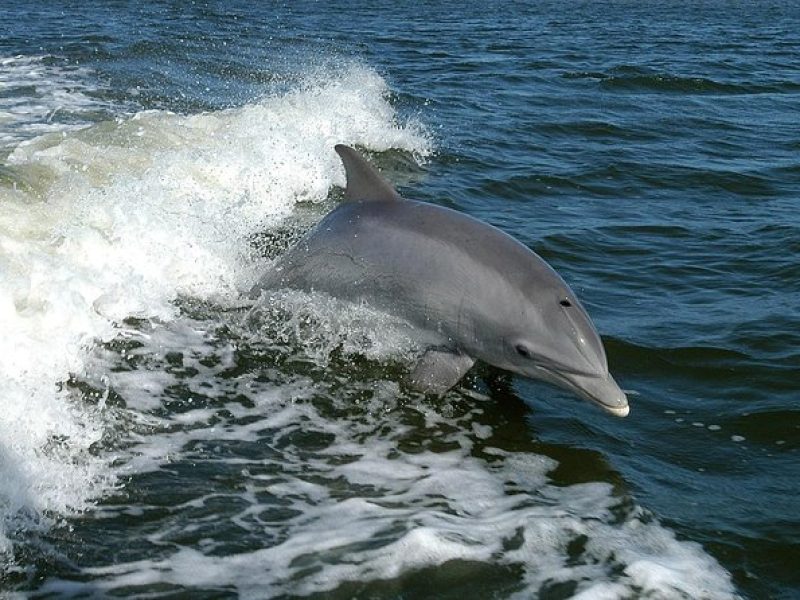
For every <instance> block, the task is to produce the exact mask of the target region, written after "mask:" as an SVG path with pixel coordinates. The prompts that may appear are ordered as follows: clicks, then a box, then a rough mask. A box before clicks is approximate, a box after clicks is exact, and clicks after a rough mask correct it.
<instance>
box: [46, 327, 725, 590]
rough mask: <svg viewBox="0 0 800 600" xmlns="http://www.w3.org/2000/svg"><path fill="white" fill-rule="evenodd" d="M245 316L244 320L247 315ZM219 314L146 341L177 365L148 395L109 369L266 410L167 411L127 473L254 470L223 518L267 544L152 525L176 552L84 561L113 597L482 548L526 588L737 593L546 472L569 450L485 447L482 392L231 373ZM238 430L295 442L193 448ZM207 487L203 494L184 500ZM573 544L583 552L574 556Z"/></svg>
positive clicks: (681, 551)
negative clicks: (301, 439) (453, 401)
mask: <svg viewBox="0 0 800 600" xmlns="http://www.w3.org/2000/svg"><path fill="white" fill-rule="evenodd" d="M230 325H232V326H234V327H235V321H234V323H231V324H230ZM218 326H219V323H214V322H208V323H203V322H195V323H192V322H188V321H184V322H174V323H171V324H169V325H167V326H165V327H159V328H156V329H155V330H153V331H151V332H150V333H149V334H148V337H147V338H146V340H145V338H142V340H143V341H146V344H145V345H144V346H141V347H140V348H137V349H136V350H135V351H134V352H135V353H136V355H137V356H138V357H139V358H140V359H144V358H148V357H149V360H151V361H152V364H153V365H154V367H155V370H157V371H160V372H161V375H160V377H162V378H163V379H162V380H161V383H159V384H156V383H155V382H151V387H150V389H149V390H148V392H147V394H145V395H144V396H145V399H144V401H143V402H141V403H139V399H141V398H142V397H143V395H142V394H141V393H140V392H139V391H138V387H137V385H136V383H135V379H136V377H137V376H136V375H133V374H132V373H125V372H113V373H109V375H108V376H109V383H110V385H112V387H113V388H114V389H115V390H116V391H118V392H119V393H120V394H121V395H122V396H124V397H125V398H126V400H127V401H128V402H129V406H130V407H133V408H136V410H138V411H140V412H141V414H142V415H144V416H147V415H152V414H155V413H157V412H159V406H158V405H157V404H156V403H151V402H150V401H149V400H148V399H147V398H146V396H149V395H150V394H154V395H155V396H157V397H166V390H167V389H168V388H169V387H170V386H172V385H175V384H176V383H178V382H180V383H181V384H182V385H183V386H185V387H186V389H188V390H189V391H190V392H192V393H193V391H194V390H195V389H196V390H197V391H198V392H201V391H202V392H203V393H204V394H205V395H206V396H207V397H208V398H211V399H219V398H236V397H237V396H238V395H239V394H240V393H246V394H247V397H248V398H250V399H251V400H252V401H253V406H249V407H245V406H242V405H241V404H239V403H237V402H235V401H231V402H228V403H226V404H225V405H224V406H219V405H216V406H217V409H216V412H217V416H218V417H219V415H220V414H222V413H221V412H220V411H223V410H224V411H226V412H227V413H230V414H231V415H233V416H232V417H228V418H227V420H223V421H222V422H220V421H219V419H216V420H211V419H209V415H210V413H209V411H207V410H204V409H201V408H198V409H196V410H191V411H188V412H186V413H176V414H175V415H173V416H169V417H163V416H162V417H158V418H157V419H155V420H154V421H153V422H152V423H155V422H156V421H160V423H159V424H157V425H156V426H155V427H152V426H151V427H150V429H149V433H148V435H147V437H146V438H142V439H141V440H140V442H139V443H135V444H134V445H133V446H132V447H131V450H130V452H131V455H132V456H135V457H136V458H135V459H134V460H132V461H131V462H129V463H128V467H127V468H128V469H129V471H128V472H129V473H131V472H143V471H152V470H155V469H157V468H158V467H159V466H160V465H163V464H164V463H165V461H171V462H172V461H180V460H191V461H192V462H193V463H197V462H198V461H203V460H209V461H214V462H218V461H220V460H223V461H225V460H227V461H228V462H229V463H230V464H232V465H235V466H236V469H237V472H239V473H241V479H240V484H241V485H242V486H243V487H244V488H245V489H246V491H245V492H243V493H238V494H237V493H236V492H231V494H233V495H234V496H235V498H236V500H235V502H231V505H232V506H239V508H238V509H235V510H234V511H232V512H233V514H229V515H227V517H225V516H223V515H218V516H217V517H216V518H218V519H224V518H229V519H230V520H231V521H232V523H235V525H236V527H237V531H239V532H240V533H239V535H244V534H252V535H253V536H255V537H256V538H257V539H258V540H259V542H258V543H257V544H256V546H257V547H256V548H255V549H253V550H252V551H240V552H235V553H230V552H228V553H225V552H222V553H221V552H219V551H218V546H219V545H220V544H224V541H223V540H222V539H219V540H214V539H207V540H205V542H203V543H198V544H196V545H191V544H190V545H178V546H176V545H175V544H174V540H175V539H176V537H177V538H182V537H184V536H185V535H186V534H187V532H188V531H189V530H188V529H187V526H186V525H185V524H182V523H184V520H182V519H176V520H175V521H174V522H168V523H166V524H164V527H162V528H160V529H159V531H158V532H157V533H155V534H151V535H150V536H149V538H148V541H149V542H150V543H151V544H154V545H155V546H156V547H157V548H158V549H159V554H160V556H162V558H159V559H157V560H139V561H133V562H129V563H123V564H115V565H111V566H103V567H95V568H90V569H87V570H86V571H85V572H84V574H85V575H87V576H89V577H90V578H91V581H90V583H89V584H87V587H86V589H89V590H92V591H93V592H94V593H111V592H112V591H113V590H115V589H119V588H121V587H125V586H134V587H137V586H144V587H143V589H146V586H149V585H155V584H159V585H164V584H167V585H176V586H181V587H184V588H187V589H190V590H191V589H206V590H208V589H220V590H222V589H225V590H229V591H236V593H237V594H239V595H240V596H241V597H243V598H257V597H276V596H284V595H307V594H313V593H326V592H330V591H331V590H334V589H336V588H338V587H339V586H341V585H342V584H346V583H347V582H358V583H359V584H360V585H364V584H365V583H366V582H376V581H380V580H390V579H392V578H396V577H399V576H404V575H407V574H408V573H409V572H412V571H414V570H416V569H422V568H428V567H437V566H442V565H445V564H446V563H448V562H450V561H476V562H481V563H485V564H487V565H495V566H507V567H509V568H510V569H511V570H510V571H509V572H513V570H514V569H518V570H519V571H520V573H521V575H520V576H519V578H520V581H519V588H520V590H521V591H520V592H519V594H518V597H520V598H528V597H535V596H537V595H539V594H541V593H543V591H544V590H547V589H548V588H549V587H551V586H556V585H559V584H566V585H573V586H574V590H575V591H574V596H575V597H579V598H587V599H588V598H615V599H617V598H620V599H621V598H629V597H635V596H645V597H657V598H666V599H670V598H676V599H677V598H687V597H692V598H694V597H702V598H708V599H722V598H736V597H737V596H736V592H735V590H734V588H733V586H732V584H731V581H730V578H729V575H728V574H727V573H726V572H725V571H724V569H722V568H721V567H720V565H719V564H718V563H717V562H716V561H715V560H714V559H713V558H711V557H710V556H709V555H708V554H706V553H705V552H704V551H703V549H702V548H701V547H700V546H699V545H697V544H694V543H691V542H685V541H679V540H678V539H676V537H675V535H674V534H673V533H672V532H671V531H670V530H668V529H666V528H664V527H663V526H661V525H660V524H659V523H658V522H657V521H656V520H655V519H653V518H652V517H651V516H649V515H646V514H645V513H644V512H643V511H642V510H641V509H637V508H633V509H631V508H625V507H624V504H625V500H624V499H622V498H619V497H618V496H616V495H615V493H614V491H613V489H612V486H611V485H609V484H606V483H600V482H596V483H584V484H576V485H570V486H563V485H562V486H557V485H554V484H552V483H551V481H550V477H549V475H548V473H549V472H550V471H552V470H553V469H554V468H555V467H556V466H557V463H556V461H554V460H552V459H550V458H548V457H545V456H541V455H537V454H533V453H530V452H513V451H508V450H503V449H500V448H497V447H493V446H491V445H489V446H486V445H485V444H486V443H487V442H486V441H485V440H486V438H487V437H488V436H487V435H486V434H487V431H486V430H487V429H488V430H489V431H491V426H490V425H488V424H486V423H481V422H480V421H481V419H480V415H481V414H482V413H483V409H482V407H481V406H480V404H472V403H471V402H470V403H468V404H467V405H466V406H467V408H464V407H463V406H462V407H461V408H458V407H456V406H453V405H448V403H446V402H445V403H436V404H425V403H422V404H420V405H418V406H414V405H409V404H408V403H406V404H404V405H400V404H398V393H397V392H398V390H397V389H396V387H393V386H392V385H391V384H389V382H363V383H361V384H359V383H358V382H357V381H355V382H354V381H352V380H351V381H349V382H348V388H352V387H358V386H359V385H361V386H362V391H363V392H367V391H369V392H370V393H367V394H361V393H358V392H356V393H355V394H354V396H355V397H357V398H360V402H361V405H360V406H359V407H358V408H357V409H354V406H353V398H351V397H346V396H345V397H337V395H336V394H332V393H331V392H330V390H329V387H328V386H330V385H331V382H330V381H326V380H325V379H324V378H323V380H322V381H317V382H315V379H316V378H305V377H303V378H299V379H298V378H296V376H292V375H290V374H289V373H286V372H284V373H283V374H282V375H281V374H276V377H274V378H273V377H270V378H267V379H262V380H260V381H256V380H255V379H254V378H253V375H254V374H253V373H246V374H244V375H242V376H240V377H237V378H236V379H228V378H223V377H220V376H219V374H220V373H221V372H224V371H225V370H226V369H228V368H229V367H230V364H229V363H227V362H226V360H225V358H224V357H225V356H227V354H228V347H227V346H231V347H237V346H239V345H240V344H242V343H243V341H242V340H241V339H237V338H236V337H234V338H223V339H216V338H215V334H214V330H215V328H216V327H218ZM241 333H242V334H243V335H245V334H246V332H244V331H243V332H241ZM312 335H313V336H316V335H319V330H315V331H314V332H313V333H312ZM338 335H340V334H338V333H337V334H336V336H338ZM353 335H354V336H355V335H356V334H355V332H354V333H353ZM336 336H334V337H336ZM263 343H264V344H265V346H266V345H270V344H273V343H274V340H272V339H269V338H267V339H265V340H264V341H263ZM365 347H366V348H369V347H370V342H369V341H366V342H365ZM178 351H180V352H181V353H182V355H183V361H182V367H183V368H184V369H187V370H189V371H191V372H193V373H196V374H195V375H193V376H192V377H189V378H186V377H185V376H181V377H180V378H178V376H176V375H169V374H166V375H165V374H164V373H163V369H159V368H158V365H159V364H162V363H164V362H166V360H167V358H166V357H167V356H168V355H169V354H170V353H174V352H178ZM329 351H330V352H333V349H332V347H331V349H330V350H329ZM285 352H286V353H287V354H294V353H298V352H299V353H300V354H302V352H303V350H302V344H294V345H289V346H287V347H286V348H285ZM315 352H317V351H316V350H313V351H312V354H311V355H309V358H313V356H314V353H315ZM209 358H213V359H214V360H211V361H209V360H208V359H209ZM98 359H101V362H103V361H111V362H112V363H113V360H114V359H113V357H112V356H106V357H98ZM315 362H316V361H315ZM210 364H213V365H215V366H208V365H210ZM316 364H318V370H319V372H320V373H324V372H326V367H325V365H326V363H325V361H320V362H316ZM131 378H133V379H131ZM330 379H332V380H335V376H334V375H330ZM200 385H202V386H204V387H202V388H201V387H199V386H200ZM195 386H198V387H195ZM159 388H160V389H159ZM313 398H326V402H331V403H333V404H334V407H335V410H333V411H331V412H326V413H322V412H320V409H318V408H317V407H316V405H315V403H314V402H313V401H311V399H313ZM415 415H418V416H423V417H424V418H423V419H422V420H423V422H424V423H425V427H426V428H427V429H428V431H429V438H430V441H431V442H435V443H438V444H445V445H446V446H447V448H449V449H447V450H441V449H437V450H433V449H426V448H425V443H424V441H423V440H420V439H419V438H420V435H423V434H422V433H421V432H419V431H418V430H417V429H418V428H419V425H418V423H419V419H418V418H415V417H414V416H415ZM409 416H410V417H412V419H411V422H409V421H408V418H409ZM412 422H413V424H411V423H412ZM152 423H151V425H152ZM175 423H180V425H181V426H180V427H174V426H173V425H174V424H175ZM470 425H472V427H470ZM473 429H475V430H476V431H477V433H473V431H472V430H473ZM299 433H302V434H303V435H305V436H308V435H312V434H313V435H314V436H315V437H316V438H318V439H320V440H322V439H327V440H328V441H327V442H326V443H325V445H324V447H322V448H319V447H315V448H314V450H313V452H308V451H304V450H303V448H302V447H301V446H299V445H297V444H296V443H295V442H292V441H291V440H292V439H293V436H294V435H296V434H299ZM407 436H410V437H411V438H412V439H416V440H418V442H417V444H418V447H417V448H416V450H414V451H411V452H408V451H403V450H402V441H403V440H406V439H407ZM234 440H238V441H248V442H258V444H259V446H260V447H262V448H265V449H267V448H281V450H280V452H279V453H278V454H277V455H271V454H269V453H266V452H265V453H258V455H257V456H255V457H253V458H252V459H245V458H233V459H221V458H220V455H218V454H216V455H215V454H214V453H212V455H210V456H208V457H207V458H204V457H203V455H202V454H199V453H198V452H197V451H196V448H197V447H198V446H200V447H214V446H216V445H218V444H224V443H225V442H226V441H234ZM478 447H480V452H478V453H476V449H477V448H478ZM190 449H191V450H190ZM145 455H146V456H145ZM480 456H486V457H488V458H481V457H480ZM343 457H346V458H347V460H342V459H343ZM250 469H252V470H253V473H250ZM343 482H345V484H344V485H343ZM187 483H188V482H187ZM202 493H205V492H202ZM270 498H271V499H272V500H265V499H270ZM207 499H208V498H206V497H205V496H203V495H200V496H198V497H196V498H194V499H192V500H190V501H188V502H187V505H193V506H197V505H202V504H203V503H205V502H206V500H207ZM243 502H244V504H245V506H244V507H243V508H242V503H243ZM275 506H282V507H285V508H286V509H287V511H286V512H285V515H286V516H285V517H282V518H281V519H280V520H279V521H275V520H273V519H270V518H269V517H267V518H262V516H261V515H262V514H265V513H266V514H269V512H270V510H272V509H274V507H275ZM119 510H127V508H125V507H106V508H101V512H102V511H106V512H107V513H109V516H111V515H112V514H113V512H114V511H119ZM223 537H224V536H223ZM570 546H575V548H578V546H581V548H579V549H573V550H572V551H570V550H569V548H570ZM70 586H72V587H70ZM67 589H71V590H72V591H75V592H80V591H85V590H84V588H82V587H81V586H80V584H72V583H66V582H60V581H51V582H49V583H48V584H47V586H45V588H44V589H43V590H42V591H43V592H48V591H50V592H63V591H65V590H67Z"/></svg>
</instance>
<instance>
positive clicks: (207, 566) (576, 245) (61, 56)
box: [0, 0, 800, 599]
mask: <svg viewBox="0 0 800 600" xmlns="http://www.w3.org/2000/svg"><path fill="white" fill-rule="evenodd" d="M798 56H800V4H798V3H797V2H778V1H777V0H774V1H772V0H764V1H760V2H752V3H750V2H737V1H732V2H722V1H721V0H719V1H714V0H708V1H703V2H698V3H691V4H690V3H682V2H674V1H672V0H668V1H666V2H659V3H654V2H653V3H650V2H626V1H620V2H609V3H599V2H596V3H593V2H578V1H577V0H575V1H573V0H568V1H567V2H538V3H533V2H531V3H513V2H511V3H502V4H500V3H498V4H496V5H494V4H488V5H487V3H477V2H461V3H450V2H440V3H432V4H430V5H423V4H418V3H397V2H377V3H366V2H364V3H361V2H348V3H315V2H297V3H286V4H284V3H277V2H265V3H248V2H222V1H220V2H204V1H197V2H191V3H188V2H172V1H166V0H164V1H159V2H155V1H150V2H141V3H124V2H107V3H100V2H98V3H89V4H88V5H87V4H86V3H77V2H68V1H62V2H54V3H47V5H46V6H44V5H43V3H33V2H24V1H23V2H18V3H4V4H3V6H2V19H0V408H1V410H0V595H3V596H6V595H7V596H10V597H42V598H44V597H46V598H54V597H107V596H115V597H147V598H162V597H163V598H181V597H191V598H206V597H207V598H221V597H244V598H278V597H280V598H288V597H311V598H398V599H399V598H427V597H431V598H549V599H554V598H582V599H590V598H640V597H646V598H670V599H671V598H692V599H694V598H708V599H720V598H797V597H799V596H800V519H798V514H800V500H799V499H798V491H800V490H799V489H798V482H799V481H800V454H799V453H798V450H799V449H800V350H799V349H798V348H800V217H798V215H799V214H800V211H799V210H798V205H800V126H799V125H798V123H800V118H799V116H800V62H799V61H798V60H797V57H798ZM336 143H346V144H350V145H355V146H357V147H359V148H361V149H362V150H364V151H365V152H366V153H367V156H368V157H369V158H370V160H372V161H373V162H374V163H375V164H376V165H377V166H378V167H379V168H380V169H381V170H382V171H383V172H384V174H385V175H386V176H387V178H388V179H390V180H391V181H393V182H394V183H396V184H397V186H398V187H399V189H400V191H401V192H402V193H403V194H404V195H405V196H407V197H411V198H415V199H418V200H424V201H428V202H433V203H437V204H442V205H446V206H450V207H453V208H456V209H458V210H461V211H464V212H466V213H469V214H471V215H473V216H476V217H478V218H481V219H484V220H486V221H488V222H490V223H492V224H494V225H496V226H498V227H500V228H501V229H503V230H505V231H507V232H509V233H511V234H512V235H514V236H516V237H517V238H518V239H520V240H521V241H522V242H524V243H525V244H527V245H528V246H530V247H531V248H532V249H534V250H535V251H536V252H538V253H539V254H540V255H541V256H543V257H544V258H545V259H546V260H548V261H549V262H550V264H552V265H553V266H554V267H555V268H556V269H557V270H558V271H559V273H561V274H562V276H563V277H564V278H565V279H566V280H567V282H568V283H570V285H571V286H572V287H573V289H574V290H575V291H576V293H577V294H578V296H579V297H580V298H581V300H582V301H583V303H584V304H585V305H586V307H587V309H588V311H589V313H590V314H591V315H592V317H593V319H594V321H595V323H596V325H597V327H598V329H599V330H600V332H601V333H602V335H603V338H604V342H605V344H606V348H607V350H608V357H609V364H610V367H611V370H612V372H613V373H614V375H615V377H616V379H617V380H618V381H619V382H620V384H621V385H622V387H623V388H624V389H626V390H627V391H628V392H629V398H630V401H631V414H630V416H629V417H628V418H626V419H617V418H614V417H611V416H609V415H606V414H604V413H602V412H601V411H600V410H599V409H597V408H595V407H594V406H591V405H589V404H588V403H586V402H584V401H581V400H578V399H576V398H575V397H573V396H572V395H570V394H569V393H567V392H564V391H561V390H559V389H556V388H553V387H551V386H548V385H545V384H540V383H536V382H532V381H528V380H524V379H520V378H517V377H511V376H509V375H507V374H503V373H500V372H498V371H495V370H492V369H490V368H488V367H486V366H481V365H479V366H478V367H476V369H475V370H474V371H473V372H472V373H471V374H470V376H469V377H468V380H467V381H466V382H465V384H464V386H462V387H461V388H459V389H456V390H453V391H451V392H450V393H448V394H447V395H446V396H445V397H444V398H442V399H439V400H435V399H431V398H426V397H424V396H421V395H418V394H415V393H413V392H410V391H408V390H406V389H405V388H404V387H403V386H402V385H401V382H402V380H403V377H404V376H405V374H406V373H407V372H408V369H409V367H410V365H411V364H412V361H413V358H414V357H415V356H416V354H417V353H418V352H419V338H418V336H417V335H416V333H415V332H414V331H413V330H411V329H409V328H408V327H407V326H406V325H405V324H404V323H402V322H397V321H396V320H393V319H392V318H390V317H388V316H387V315H383V314H380V313H378V312H375V311H374V310H372V309H370V307H364V306H351V305H347V304H340V303H335V302H334V303H331V302H330V301H328V300H325V299H322V298H319V297H313V296H304V295H302V294H298V293H289V292H287V293H285V294H281V295H279V296H277V297H276V298H274V299H273V301H272V302H271V303H269V304H267V305H265V306H263V307H261V308H259V309H258V310H256V311H253V312H250V308H251V306H250V304H249V301H248V300H247V298H246V292H247V291H248V289H249V287H250V286H251V285H252V283H253V282H254V281H256V280H257V278H258V277H259V275H260V273H262V272H263V271H264V269H266V268H268V266H269V264H270V261H271V260H272V259H273V258H274V257H275V256H278V255H279V254H280V253H281V252H282V251H283V250H284V249H285V248H286V247H288V245H289V244H291V243H292V242H293V241H294V240H296V239H298V238H299V236H300V235H302V233H303V232H304V231H305V230H307V229H308V228H309V227H310V226H312V225H313V224H314V223H315V222H316V221H318V220H319V219H320V218H321V217H322V216H323V215H324V214H325V213H326V212H327V211H328V210H330V209H331V208H332V207H333V206H335V205H336V203H337V202H339V201H340V200H341V197H342V190H341V186H342V185H343V183H344V172H343V169H342V167H341V165H340V163H339V160H338V157H337V156H336V154H335V153H334V151H333V146H334V144H336Z"/></svg>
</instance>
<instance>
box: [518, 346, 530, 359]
mask: <svg viewBox="0 0 800 600" xmlns="http://www.w3.org/2000/svg"><path fill="white" fill-rule="evenodd" d="M516 351H517V354H519V355H520V356H521V357H523V358H530V357H531V351H530V350H528V349H527V348H526V347H525V346H523V345H522V344H517V347H516Z"/></svg>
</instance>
